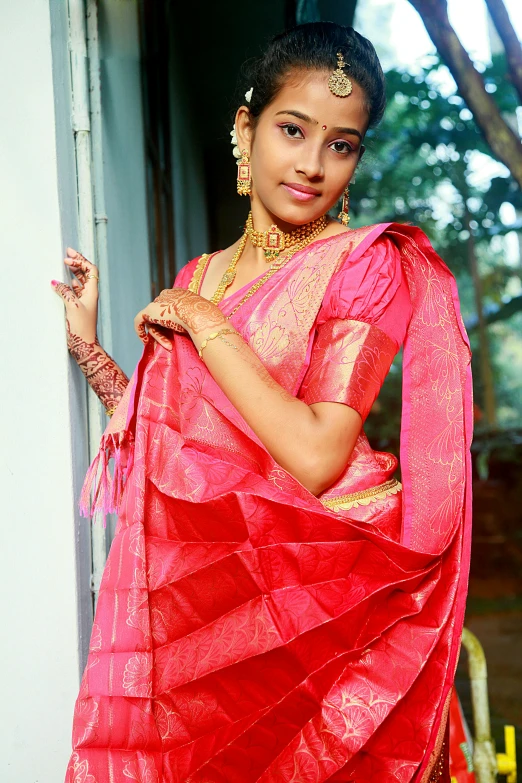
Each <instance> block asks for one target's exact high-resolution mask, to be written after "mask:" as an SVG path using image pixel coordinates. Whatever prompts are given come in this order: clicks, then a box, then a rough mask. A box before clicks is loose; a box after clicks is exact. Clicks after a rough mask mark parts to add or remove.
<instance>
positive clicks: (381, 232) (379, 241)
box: [320, 224, 411, 336]
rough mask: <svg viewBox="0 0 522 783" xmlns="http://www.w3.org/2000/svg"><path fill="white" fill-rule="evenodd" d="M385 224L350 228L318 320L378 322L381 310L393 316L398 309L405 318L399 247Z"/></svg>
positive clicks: (406, 304)
mask: <svg viewBox="0 0 522 783" xmlns="http://www.w3.org/2000/svg"><path fill="white" fill-rule="evenodd" d="M389 225H390V224H378V225H375V226H365V227H361V228H358V229H354V236H353V239H354V240H355V241H354V242H352V243H349V242H348V243H347V246H346V249H345V251H344V253H342V254H341V258H340V263H339V266H338V268H337V271H336V272H335V274H334V275H333V276H332V280H331V281H330V285H329V287H328V290H327V291H326V294H325V297H324V300H323V305H322V308H321V313H320V320H321V321H322V320H327V319H329V318H349V319H352V320H356V321H364V322H367V323H371V324H375V325H380V324H381V323H382V321H383V317H384V315H385V313H387V315H388V316H393V317H394V316H395V315H396V314H397V312H398V310H399V309H401V310H402V311H403V313H404V315H406V317H407V318H409V313H410V310H411V305H410V300H409V293H408V287H407V282H406V278H405V275H404V271H403V266H402V262H401V250H400V248H399V245H398V243H397V242H396V241H395V238H394V235H393V232H392V231H388V230H387V228H388V226H389ZM392 225H393V224H392ZM392 311H393V313H392ZM386 320H388V319H386ZM400 320H401V321H402V320H403V318H402V316H401V318H400ZM399 331H400V332H402V329H400V330H399ZM394 336H395V335H394Z"/></svg>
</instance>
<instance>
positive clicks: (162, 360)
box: [66, 224, 471, 783]
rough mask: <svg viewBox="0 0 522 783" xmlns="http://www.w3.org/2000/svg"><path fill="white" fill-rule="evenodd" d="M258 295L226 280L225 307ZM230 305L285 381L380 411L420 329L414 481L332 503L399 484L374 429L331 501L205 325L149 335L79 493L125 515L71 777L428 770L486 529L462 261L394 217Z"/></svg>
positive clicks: (143, 782) (409, 386) (288, 779)
mask: <svg viewBox="0 0 522 783" xmlns="http://www.w3.org/2000/svg"><path fill="white" fill-rule="evenodd" d="M197 268H198V260H197V259H195V260H194V261H193V262H191V263H190V264H188V265H187V266H186V267H185V268H184V269H183V270H182V271H181V273H180V274H179V275H178V278H177V281H176V285H179V286H182V287H188V285H189V284H190V281H191V279H192V277H193V275H194V272H195V270H196V269H197ZM200 268H201V266H200ZM245 292H246V289H244V290H242V291H239V292H237V293H236V294H234V295H232V296H231V297H225V299H224V300H223V301H222V302H221V304H220V307H221V309H222V310H223V312H224V313H225V315H229V314H230V313H231V311H232V310H233V309H234V307H235V306H236V305H237V303H238V302H239V301H240V300H241V298H242V297H243V296H244V294H245ZM230 320H231V321H232V324H233V325H234V327H235V328H236V329H237V330H238V332H240V333H241V334H242V335H243V337H244V339H245V340H246V341H247V342H248V343H249V345H250V346H251V348H252V350H254V351H255V353H256V354H257V355H258V356H259V358H260V359H261V361H262V362H263V363H264V365H265V366H266V367H267V369H268V370H269V372H270V373H271V375H272V376H273V377H274V378H275V379H276V381H277V382H278V383H280V384H281V385H282V386H283V387H284V388H285V389H286V390H287V391H289V392H290V393H292V394H293V395H295V396H298V397H300V398H301V399H304V400H305V401H306V402H308V403H313V402H317V401H328V400H329V401H334V402H338V403H343V404H347V405H350V406H351V407H354V408H355V409H356V410H358V411H359V412H360V413H361V416H362V418H363V419H364V418H365V417H366V415H367V413H368V411H369V409H370V408H371V405H372V403H373V401H374V399H375V397H376V395H377V394H378V391H379V389H380V387H381V385H382V382H383V380H384V377H385V375H386V373H387V372H388V369H389V367H390V363H391V361H392V359H393V357H394V355H395V354H396V352H397V350H398V348H399V345H400V343H401V342H402V341H403V339H404V358H403V367H404V370H403V372H404V380H403V392H404V393H403V413H402V430H401V468H402V482H403V491H402V492H397V487H396V488H395V491H394V492H389V493H386V492H385V493H382V494H381V495H380V496H378V497H377V498H373V499H370V501H369V502H367V503H355V504H352V505H351V507H349V508H348V509H344V510H342V509H341V510H339V511H334V510H332V509H331V508H330V507H327V506H326V505H325V502H324V501H328V500H330V501H332V499H334V500H335V498H339V497H343V496H344V497H346V496H350V495H351V496H352V497H353V494H354V493H357V492H361V491H363V490H368V489H371V488H372V487H375V486H379V485H382V484H386V482H388V483H390V479H391V478H392V475H393V472H394V470H395V469H396V459H395V458H394V457H393V456H392V455H388V454H383V453H379V452H374V451H373V450H372V449H371V448H370V446H369V444H368V441H367V439H366V437H365V435H364V433H361V435H360V437H359V439H358V442H357V444H356V447H355V449H354V453H353V455H352V456H351V458H350V460H349V463H348V465H347V467H346V470H345V471H344V473H343V475H342V476H341V477H340V478H339V479H338V480H337V481H336V482H335V484H334V486H332V487H330V488H329V489H328V490H327V491H326V492H325V493H324V494H323V495H322V496H321V497H319V498H317V497H315V496H314V495H312V494H311V493H310V492H308V491H307V490H306V489H305V488H304V487H303V486H302V485H300V484H299V482H298V481H297V480H296V479H294V478H293V477H292V476H291V475H289V474H288V473H287V472H286V471H284V470H283V469H282V468H281V467H280V466H279V465H277V464H276V463H275V461H274V460H273V459H272V458H271V456H270V455H269V454H268V452H267V450H266V449H265V448H264V446H263V444H262V443H261V442H260V441H259V439H258V438H257V437H256V435H255V434H254V433H253V431H252V430H251V429H250V427H249V426H248V424H247V423H246V422H245V421H244V420H243V419H242V417H241V416H240V414H239V413H238V412H237V411H236V409H235V408H234V407H233V406H232V404H231V403H230V402H229V400H228V399H227V398H226V396H225V395H224V394H223V392H222V391H221V390H220V388H219V387H218V385H217V384H216V383H215V381H214V380H213V378H212V377H211V376H210V374H209V372H208V371H207V369H206V367H205V365H204V363H203V362H202V361H201V360H200V359H199V357H198V354H197V351H196V349H195V348H194V345H193V344H192V342H191V341H190V339H189V338H188V337H187V336H182V335H176V336H175V337H174V346H173V350H172V352H167V351H165V350H164V349H162V348H160V347H159V346H157V345H153V344H152V342H151V344H149V345H148V346H147V347H146V348H145V350H144V354H143V357H142V359H141V361H140V363H139V365H138V367H137V370H136V372H135V374H134V376H133V378H132V380H131V383H130V384H129V387H128V389H127V392H126V394H125V396H124V399H123V400H122V401H121V403H120V406H119V408H118V410H117V411H116V413H115V415H114V416H113V418H112V420H111V422H110V424H109V427H108V428H107V431H106V433H105V435H104V437H103V440H102V444H101V448H100V453H99V455H98V457H97V459H96V460H95V462H94V463H93V465H92V467H91V470H90V472H89V474H88V477H87V480H86V485H85V489H84V493H83V496H82V503H83V510H84V513H94V514H98V513H100V512H106V511H113V510H117V511H118V517H119V521H118V526H117V531H116V535H115V538H114V541H113V543H112V546H111V550H110V554H109V557H108V560H107V565H106V568H105V571H104V574H103V579H102V583H101V588H100V594H99V600H98V605H97V610H96V616H95V622H94V625H93V631H92V638H91V642H90V654H89V657H88V662H87V665H86V668H85V672H84V674H83V678H82V683H81V688H80V693H79V695H78V699H77V702H76V706H75V713H74V726H73V748H74V750H73V754H72V756H71V759H70V762H69V765H68V768H67V778H66V780H67V782H68V783H115V782H117V783H120V782H123V781H125V780H130V781H140V783H180V782H181V781H190V783H204V782H205V783H254V781H255V782H256V783H269V782H270V783H276V781H277V783H298V782H299V783H302V782H305V781H310V783H321V782H322V781H332V782H334V781H353V782H354V783H355V782H357V783H363V781H364V782H365V783H367V781H379V783H384V782H385V781H399V782H400V783H407V782H409V781H414V782H415V783H421V781H428V780H430V779H431V776H432V774H434V773H433V769H434V764H435V761H436V759H437V758H438V755H439V752H440V746H441V741H442V735H443V733H444V727H445V715H446V710H447V705H448V697H449V694H450V692H451V687H452V682H453V678H454V672H455V667H456V662H457V657H458V652H459V648H460V637H461V630H462V623H463V613H464V604H465V595H466V588H467V576H468V563H469V547H470V461H469V444H470V437H471V385H470V374H469V364H470V354H469V348H468V343H467V338H466V335H465V332H464V328H463V325H462V320H461V317H460V314H459V307H458V300H457V294H456V287H455V282H454V279H453V277H452V276H451V274H450V272H449V271H448V269H447V268H446V266H445V265H444V264H443V262H442V261H441V260H440V258H439V257H438V256H437V255H436V254H435V252H434V250H433V248H432V247H431V245H430V244H429V242H428V240H427V238H426V237H425V235H424V234H423V233H422V232H421V231H420V230H419V229H416V228H414V227H411V226H404V225H399V224H380V225H377V226H370V227H367V228H364V229H358V230H353V231H349V232H347V233H345V234H341V235H337V236H335V237H331V238H327V239H324V240H317V241H315V242H313V243H312V244H311V245H309V246H308V248H306V249H305V250H303V251H300V252H299V253H298V254H296V255H295V256H294V257H293V258H292V259H291V260H290V262H289V263H287V265H286V266H284V267H283V268H282V269H280V270H279V271H278V272H277V273H276V274H275V275H274V276H273V277H272V278H271V279H270V281H268V282H267V283H266V284H265V285H264V286H262V287H261V288H260V289H259V290H258V291H257V292H256V293H255V294H254V295H253V296H252V297H250V298H249V299H248V300H246V301H245V302H244V303H243V304H242V305H241V306H240V307H239V308H238V309H237V311H236V312H235V314H233V315H232V316H231V319H230ZM110 458H113V460H114V472H113V477H111V474H110V473H109V470H108V463H109V459H110ZM91 491H92V492H93V496H94V500H93V501H92V502H90V501H89V499H88V497H89V493H90V492H91ZM348 505H349V506H350V504H348Z"/></svg>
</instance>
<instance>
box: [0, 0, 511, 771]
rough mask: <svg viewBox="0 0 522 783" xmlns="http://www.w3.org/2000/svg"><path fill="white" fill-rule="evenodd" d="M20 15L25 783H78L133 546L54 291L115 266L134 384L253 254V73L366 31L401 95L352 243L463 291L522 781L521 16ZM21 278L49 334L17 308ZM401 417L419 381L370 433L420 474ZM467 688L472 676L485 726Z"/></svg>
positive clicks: (10, 463) (18, 711)
mask: <svg viewBox="0 0 522 783" xmlns="http://www.w3.org/2000/svg"><path fill="white" fill-rule="evenodd" d="M0 11H1V13H2V16H1V19H2V25H1V26H0V90H1V94H2V96H3V100H2V104H1V105H0V130H1V134H2V144H1V145H0V164H1V167H2V187H3V190H4V198H3V200H2V201H3V204H2V218H3V228H2V231H1V232H0V255H1V258H2V266H1V274H2V284H1V286H0V296H1V297H2V311H3V316H4V322H5V323H7V324H16V325H17V328H16V334H15V336H14V337H13V336H12V332H11V331H10V330H4V331H6V337H7V339H5V338H4V343H3V346H2V356H3V364H4V366H7V367H8V373H7V374H6V377H8V378H10V379H11V378H16V379H17V382H16V383H11V382H9V383H6V384H5V386H4V388H3V398H4V399H3V405H2V406H1V408H0V414H1V415H2V421H1V422H0V431H1V432H2V435H3V437H2V439H1V447H2V454H1V455H0V464H1V465H2V466H3V467H2V473H1V475H2V480H3V482H4V483H5V486H4V493H3V497H4V509H3V510H4V517H5V519H7V520H9V524H6V525H4V526H3V527H2V536H3V540H2V547H0V549H1V551H2V552H3V553H8V555H9V557H8V558H7V559H6V562H5V564H4V565H3V566H2V568H0V579H5V585H4V586H0V590H1V591H2V593H3V594H4V595H5V596H6V595H9V596H10V599H9V601H4V605H3V610H2V611H3V629H8V628H10V629H11V630H9V631H7V630H6V633H7V634H8V637H7V638H8V639H9V640H10V641H12V642H13V643H12V644H8V645H5V646H3V649H2V653H3V658H4V660H3V671H4V673H5V674H6V677H5V688H4V698H5V699H6V700H7V702H8V703H9V704H10V707H9V709H8V710H4V711H3V715H2V718H0V721H4V725H2V726H0V736H1V737H2V750H3V753H2V754H1V756H2V760H1V761H0V772H1V774H0V777H1V778H2V781H6V783H11V781H12V783H15V782H16V783H19V781H21V780H24V781H25V780H27V781H29V780H35V781H36V780H39V781H43V782H44V783H51V782H52V783H54V781H55V780H57V779H61V775H62V774H63V769H64V768H65V763H66V759H67V757H68V754H69V747H70V738H69V733H70V721H71V716H72V707H73V702H74V699H75V697H76V694H77V687H78V681H79V677H80V674H81V672H82V671H83V667H84V665H85V661H86V655H87V649H88V641H89V635H90V628H91V624H92V617H93V609H94V606H95V603H96V600H97V594H98V588H99V582H100V578H101V574H102V572H103V566H104V562H105V557H106V554H107V551H108V548H109V546H110V542H111V537H112V531H113V526H112V524H109V525H108V526H107V528H106V529H104V528H102V526H101V525H97V526H93V527H92V528H89V525H88V524H87V523H86V521H85V520H82V519H80V518H79V517H78V511H77V498H78V496H79V489H80V487H81V483H82V481H83V477H84V475H85V471H86V468H87V466H88V463H89V460H90V458H92V456H93V455H94V454H95V453H96V451H97V449H98V443H99V438H100V435H101V432H102V429H103V428H104V426H105V423H106V422H105V420H104V415H103V412H102V411H101V409H100V406H99V404H98V402H97V400H96V399H94V398H93V396H92V395H90V394H88V393H87V390H86V387H85V383H84V380H83V377H82V376H81V374H80V373H79V371H78V368H77V367H76V366H75V365H74V363H72V362H70V361H69V360H68V355H67V350H66V345H65V332H64V325H63V308H62V306H61V303H60V302H59V301H58V300H57V298H56V297H55V295H54V294H53V293H52V291H50V288H49V280H50V279H51V278H53V277H54V278H57V279H63V277H64V274H65V273H64V269H63V265H62V258H63V251H64V247H66V246H67V245H71V246H73V247H76V248H78V249H80V250H81V251H82V252H83V253H84V254H85V255H86V256H87V257H89V258H91V259H92V260H94V261H96V262H97V263H98V265H99V268H100V287H101V298H100V334H99V336H100V341H101V343H102V344H103V346H104V347H105V348H106V349H107V350H108V351H109V352H111V353H112V354H113V355H114V357H115V359H116V360H117V361H118V363H119V364H120V365H121V366H122V367H123V368H124V369H125V371H126V372H127V373H129V374H130V373H131V372H132V371H133V369H134V366H135V364H136V361H137V359H138V358H139V353H140V344H139V342H138V341H137V340H136V338H135V335H134V331H133V326H132V323H133V318H134V316H135V314H136V312H137V311H138V310H140V309H141V308H142V307H144V306H145V305H146V304H147V303H148V302H149V301H150V300H151V298H152V297H154V296H156V294H157V293H158V292H159V291H160V290H161V289H163V288H165V287H167V286H170V285H172V282H173V280H174V277H175V274H176V272H177V271H178V270H179V269H180V268H181V267H182V266H183V265H184V264H185V263H187V261H188V260H190V259H191V258H193V257H195V256H197V255H199V254H201V253H203V252H209V251H212V250H216V249H219V248H222V247H225V246H227V245H228V244H230V243H231V242H232V241H234V240H235V239H236V238H237V237H238V235H239V233H240V232H241V228H242V224H243V223H244V220H245V218H246V211H247V205H246V199H241V198H239V197H238V196H237V194H236V166H235V160H234V158H233V156H232V146H231V144H230V130H231V128H232V123H233V115H234V112H235V110H236V108H237V106H238V104H239V102H240V101H242V99H243V96H242V92H243V91H244V89H245V88H246V87H247V86H248V85H246V86H245V85H243V86H241V78H240V77H241V68H242V64H243V63H244V62H245V61H246V60H247V59H249V58H252V57H256V56H258V55H259V54H260V53H261V52H262V51H263V48H264V47H265V46H266V42H267V41H268V40H269V39H270V37H271V36H273V35H275V34H276V33H278V32H280V31H282V30H284V29H285V28H287V27H289V26H293V25H294V24H296V23H302V22H307V21H316V20H329V21H335V22H339V23H341V24H347V25H350V24H353V25H354V27H355V28H356V29H357V30H358V31H359V32H361V33H362V34H363V35H365V36H366V37H368V38H369V39H370V40H371V41H372V42H373V43H374V45H375V47H376V49H377V52H378V54H379V56H380V58H381V61H382V64H383V67H384V70H385V72H386V74H387V82H388V101H389V104H388V110H387V114H386V117H385V119H384V121H383V123H382V124H381V126H380V127H379V128H377V129H376V130H374V131H371V132H370V133H369V134H368V138H367V140H366V144H367V148H368V150H367V153H366V155H365V156H364V160H363V163H362V164H361V166H360V167H359V170H358V172H357V178H356V182H355V184H354V185H352V187H351V188H350V194H351V203H350V210H351V215H352V222H351V224H350V225H351V226H353V227H357V226H362V225H367V224H372V223H377V222H381V221H392V220H397V221H399V222H412V223H414V224H416V225H418V226H420V227H421V228H422V229H423V230H424V231H425V232H426V233H427V234H428V236H429V238H430V240H431V241H432V243H433V245H434V246H435V248H436V250H437V251H438V252H439V254H440V255H441V256H442V257H443V259H444V260H445V261H446V263H447V264H448V266H449V267H450V268H451V270H452V271H453V273H454V274H455V276H456V279H457V282H458V287H459V291H460V297H461V302H462V310H463V317H464V321H465V324H466V327H467V329H468V332H469V335H470V339H471V343H472V348H473V370H474V390H475V427H476V434H475V439H474V443H473V472H474V533H473V552H472V566H471V580H470V593H469V601H468V610H467V617H466V625H467V627H468V628H469V629H470V630H471V631H472V632H474V633H475V634H476V635H477V637H478V638H479V640H480V642H481V643H482V645H483V647H484V649H485V653H486V659H487V664H488V671H489V697H490V707H491V712H492V725H493V734H494V737H495V740H496V742H497V743H498V746H499V748H500V749H503V747H504V738H503V728H502V727H503V725H504V724H505V723H511V724H513V725H515V726H516V727H518V729H517V730H518V741H519V759H520V758H522V748H520V737H521V735H522V654H521V650H522V524H521V521H522V520H521V517H522V259H521V251H522V233H521V228H522V196H521V186H522V149H521V144H520V136H521V130H522V113H521V109H520V105H521V103H522V48H521V45H520V38H521V37H522V3H521V1H520V0H447V2H446V0H262V2H256V3H253V2H251V3H243V4H238V3H237V2H233V0H220V2H215V0H213V1H211V0H199V2H197V3H189V2H180V0H19V2H16V3H13V2H12V1H11V0H0ZM28 238H30V239H28ZM21 279H23V284H24V292H25V301H26V302H28V303H30V308H31V310H30V312H31V318H30V319H28V318H25V317H21V315H20V313H21V305H20V301H19V299H18V298H17V297H16V296H13V295H12V294H11V292H15V291H18V290H19V288H20V281H21ZM42 292H43V293H42ZM47 292H49V293H48V294H47ZM35 323H38V325H39V331H38V335H37V338H38V339H37V340H35V332H34V324H35ZM42 346H44V347H45V348H44V349H43V348H42ZM21 348H23V350H21ZM28 357H30V360H28ZM400 401H401V367H400V360H398V361H397V362H396V363H395V364H394V366H393V368H392V371H391V372H390V374H389V376H388V379H387V381H386V383H385V386H384V388H383V390H382V393H381V395H380V396H379V399H378V401H377V403H376V405H375V406H374V409H373V411H372V413H371V414H370V416H369V418H368V422H367V430H368V434H369V436H370V438H371V440H372V443H373V445H374V446H375V447H376V448H379V449H382V450H387V451H392V452H394V453H398V448H399V428H400V414H401V411H400V407H401V402H400ZM29 458H30V461H29V462H28V460H29ZM28 464H30V465H31V468H33V467H34V466H35V465H37V466H38V470H34V469H32V472H31V476H32V478H33V479H34V491H31V492H28V491H27V476H28V472H27V469H28ZM27 526H28V527H27ZM21 530H28V531H29V535H27V536H24V546H23V547H21V546H20V531H21ZM31 580H33V581H31ZM13 585H14V586H15V588H16V586H18V589H13ZM35 640H36V641H35ZM466 665H467V661H466V654H465V653H463V655H462V660H461V663H460V665H459V671H458V677H457V684H458V689H459V693H460V695H461V699H462V702H463V706H464V710H465V712H466V714H467V715H468V718H471V710H470V689H469V680H468V677H467V669H466ZM35 683H37V687H36V686H35ZM24 687H25V688H26V691H24ZM20 694H22V698H21V696H20ZM51 703H52V704H53V708H52V711H50V710H49V704H51ZM28 704H30V705H31V709H30V710H27V705H28ZM4 751H5V752H4ZM2 765H4V766H5V769H4V768H3V767H2ZM488 780H489V779H488Z"/></svg>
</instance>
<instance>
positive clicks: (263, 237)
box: [245, 212, 327, 263]
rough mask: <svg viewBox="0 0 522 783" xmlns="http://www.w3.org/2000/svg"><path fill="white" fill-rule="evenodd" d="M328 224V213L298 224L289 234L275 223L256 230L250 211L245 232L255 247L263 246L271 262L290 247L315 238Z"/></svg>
mask: <svg viewBox="0 0 522 783" xmlns="http://www.w3.org/2000/svg"><path fill="white" fill-rule="evenodd" d="M326 224H327V220H326V215H321V217H320V218H317V220H312V221H311V222H310V223H305V224H304V225H303V226H298V228H296V229H295V231H291V232H290V233H289V234H285V232H284V231H281V229H280V228H278V227H277V226H276V225H275V224H272V225H271V226H270V228H269V229H268V230H267V231H256V230H255V228H254V219H253V217H252V213H251V212H249V213H248V218H247V222H246V226H245V232H246V233H247V235H248V238H249V239H250V241H251V242H252V244H253V245H254V247H262V248H263V250H264V253H265V260H266V261H267V262H268V263H271V262H272V261H273V260H274V259H275V258H277V257H278V255H279V253H282V252H283V250H288V248H291V247H294V246H295V245H297V244H298V243H299V242H302V241H304V240H305V239H310V241H312V239H315V237H316V236H318V235H319V234H320V233H321V231H322V230H323V229H324V228H326Z"/></svg>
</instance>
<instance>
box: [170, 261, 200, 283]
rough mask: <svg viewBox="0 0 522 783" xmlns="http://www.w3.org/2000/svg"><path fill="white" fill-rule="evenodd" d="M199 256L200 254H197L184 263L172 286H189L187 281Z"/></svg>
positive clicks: (189, 279) (190, 277)
mask: <svg viewBox="0 0 522 783" xmlns="http://www.w3.org/2000/svg"><path fill="white" fill-rule="evenodd" d="M200 258H201V256H197V257H196V258H193V259H192V261H189V262H188V263H187V264H185V266H183V267H181V269H180V270H179V272H178V274H177V275H176V278H175V280H174V283H173V285H172V287H173V288H188V287H189V283H190V281H191V280H192V275H193V274H194V270H195V269H196V266H197V264H198V261H199V259H200Z"/></svg>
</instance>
